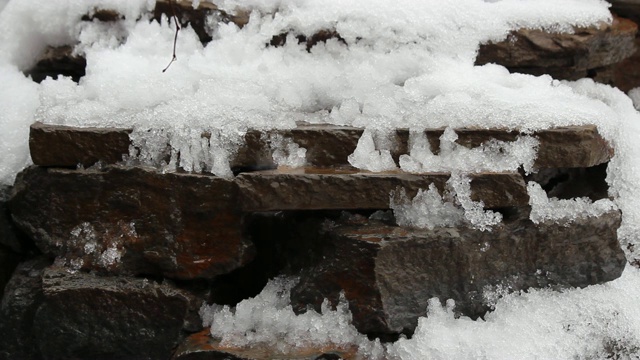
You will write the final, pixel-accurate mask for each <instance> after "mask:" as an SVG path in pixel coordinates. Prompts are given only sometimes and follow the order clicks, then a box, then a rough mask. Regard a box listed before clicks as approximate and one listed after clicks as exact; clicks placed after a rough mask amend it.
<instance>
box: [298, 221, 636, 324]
mask: <svg viewBox="0 0 640 360" xmlns="http://www.w3.org/2000/svg"><path fill="white" fill-rule="evenodd" d="M619 223H620V213H619V212H617V211H612V212H609V213H606V214H605V215H603V216H601V217H599V218H583V219H579V220H577V221H576V222H575V223H572V224H571V225H569V226H567V225H565V224H554V223H541V224H538V225H536V226H534V225H533V224H532V223H531V221H530V220H529V219H528V216H526V212H524V211H523V212H522V213H521V214H520V216H516V217H515V218H514V219H511V220H507V221H505V222H504V223H503V224H501V225H498V226H496V227H495V228H494V229H493V230H492V231H490V232H489V231H485V232H482V231H480V230H475V229H467V228H463V227H458V228H436V229H434V230H412V229H405V228H400V227H397V226H389V225H385V224H381V223H377V222H374V221H367V222H365V223H359V224H349V223H337V224H334V225H331V226H327V227H326V229H325V233H324V235H325V239H324V240H323V241H324V244H325V247H324V250H323V253H322V254H323V260H321V261H320V262H319V263H318V264H317V265H315V266H312V267H310V268H309V269H307V270H305V271H303V272H302V275H301V280H300V283H299V284H298V285H297V286H296V287H295V288H294V289H293V290H292V294H291V300H292V304H294V308H295V309H297V311H304V310H305V309H306V308H307V306H308V305H312V306H313V307H314V308H316V309H319V308H320V304H321V303H322V301H323V299H324V298H328V299H331V301H333V302H334V303H337V300H338V296H339V293H340V292H341V291H344V293H345V296H346V298H347V300H348V301H349V307H350V309H351V311H352V313H353V322H354V325H355V326H356V328H358V330H359V331H361V332H364V333H368V334H391V333H400V332H404V333H411V332H412V331H413V329H414V328H415V326H416V324H417V319H418V317H420V316H424V315H426V308H427V301H428V300H429V299H430V298H433V297H438V298H440V299H441V300H442V301H445V300H446V299H454V300H455V301H456V308H455V310H456V312H458V313H460V314H464V315H467V316H471V317H474V318H475V317H478V316H481V315H483V314H484V313H485V312H486V311H487V310H488V309H490V306H491V302H490V301H489V300H487V296H490V295H491V290H495V289H497V288H499V287H504V288H508V289H509V290H510V291H518V290H526V289H528V288H530V287H536V288H541V287H549V286H551V287H558V288H562V287H585V286H588V285H593V284H599V283H603V282H607V281H610V280H613V279H616V278H617V277H619V276H620V274H621V273H622V271H623V269H624V266H625V264H626V260H625V256H624V253H623V251H622V250H621V249H620V245H619V243H618V241H617V238H616V229H617V227H618V226H619Z"/></svg>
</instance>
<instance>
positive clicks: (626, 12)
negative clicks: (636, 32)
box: [609, 0, 640, 24]
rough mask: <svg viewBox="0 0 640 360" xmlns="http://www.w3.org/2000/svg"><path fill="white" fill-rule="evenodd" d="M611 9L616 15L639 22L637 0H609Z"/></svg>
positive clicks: (639, 5)
mask: <svg viewBox="0 0 640 360" xmlns="http://www.w3.org/2000/svg"><path fill="white" fill-rule="evenodd" d="M609 3H611V11H612V12H613V13H615V14H616V15H620V16H622V17H623V18H627V19H629V20H631V21H633V22H635V23H636V24H638V23H640V1H639V0H609Z"/></svg>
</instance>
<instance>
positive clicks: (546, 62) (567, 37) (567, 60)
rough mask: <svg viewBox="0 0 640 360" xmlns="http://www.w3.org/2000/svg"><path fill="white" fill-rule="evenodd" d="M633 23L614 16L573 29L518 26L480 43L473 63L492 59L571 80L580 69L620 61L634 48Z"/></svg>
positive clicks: (525, 70) (514, 68)
mask: <svg viewBox="0 0 640 360" xmlns="http://www.w3.org/2000/svg"><path fill="white" fill-rule="evenodd" d="M637 31H638V27H637V25H636V24H635V23H634V22H632V21H629V20H627V19H623V18H618V17H614V20H613V23H612V24H610V25H609V24H605V23H602V24H600V25H599V26H596V27H589V28H576V29H575V31H574V32H573V33H552V32H546V31H542V30H531V29H521V30H518V31H514V32H512V33H511V34H510V35H509V37H508V38H507V39H506V40H503V41H501V42H498V43H488V44H483V45H481V46H480V50H479V52H478V57H477V58H476V64H477V65H483V64H487V63H496V64H500V65H503V66H505V67H507V68H508V69H510V70H511V71H514V72H522V73H527V74H529V73H530V74H533V75H540V74H541V73H549V74H552V75H553V76H554V77H556V78H559V79H569V80H575V79H576V78H579V77H582V76H579V75H576V74H580V72H581V71H585V70H587V69H594V68H601V67H603V66H606V65H610V64H614V63H617V62H620V61H622V60H624V59H626V58H628V57H629V56H631V55H632V54H633V53H634V52H635V45H634V38H635V35H636V32H637Z"/></svg>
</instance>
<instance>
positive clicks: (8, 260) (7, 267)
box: [0, 245, 22, 296]
mask: <svg viewBox="0 0 640 360" xmlns="http://www.w3.org/2000/svg"><path fill="white" fill-rule="evenodd" d="M21 259H22V256H20V255H18V254H16V253H14V252H13V251H11V250H9V249H8V248H6V247H4V246H2V245H0V296H1V295H2V294H4V287H5V286H6V285H7V283H8V282H9V279H11V275H12V274H13V270H15V268H16V266H18V263H19V262H20V260H21Z"/></svg>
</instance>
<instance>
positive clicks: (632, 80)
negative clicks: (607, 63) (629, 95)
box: [613, 37, 640, 92]
mask: <svg viewBox="0 0 640 360" xmlns="http://www.w3.org/2000/svg"><path fill="white" fill-rule="evenodd" d="M636 49H637V50H636V52H635V53H634V54H633V55H632V56H631V57H629V58H627V59H625V60H623V61H621V62H620V63H618V64H616V65H615V67H614V70H613V84H614V85H615V86H617V87H618V88H619V89H620V90H622V91H624V92H628V91H629V90H631V89H633V88H637V87H640V37H636Z"/></svg>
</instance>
